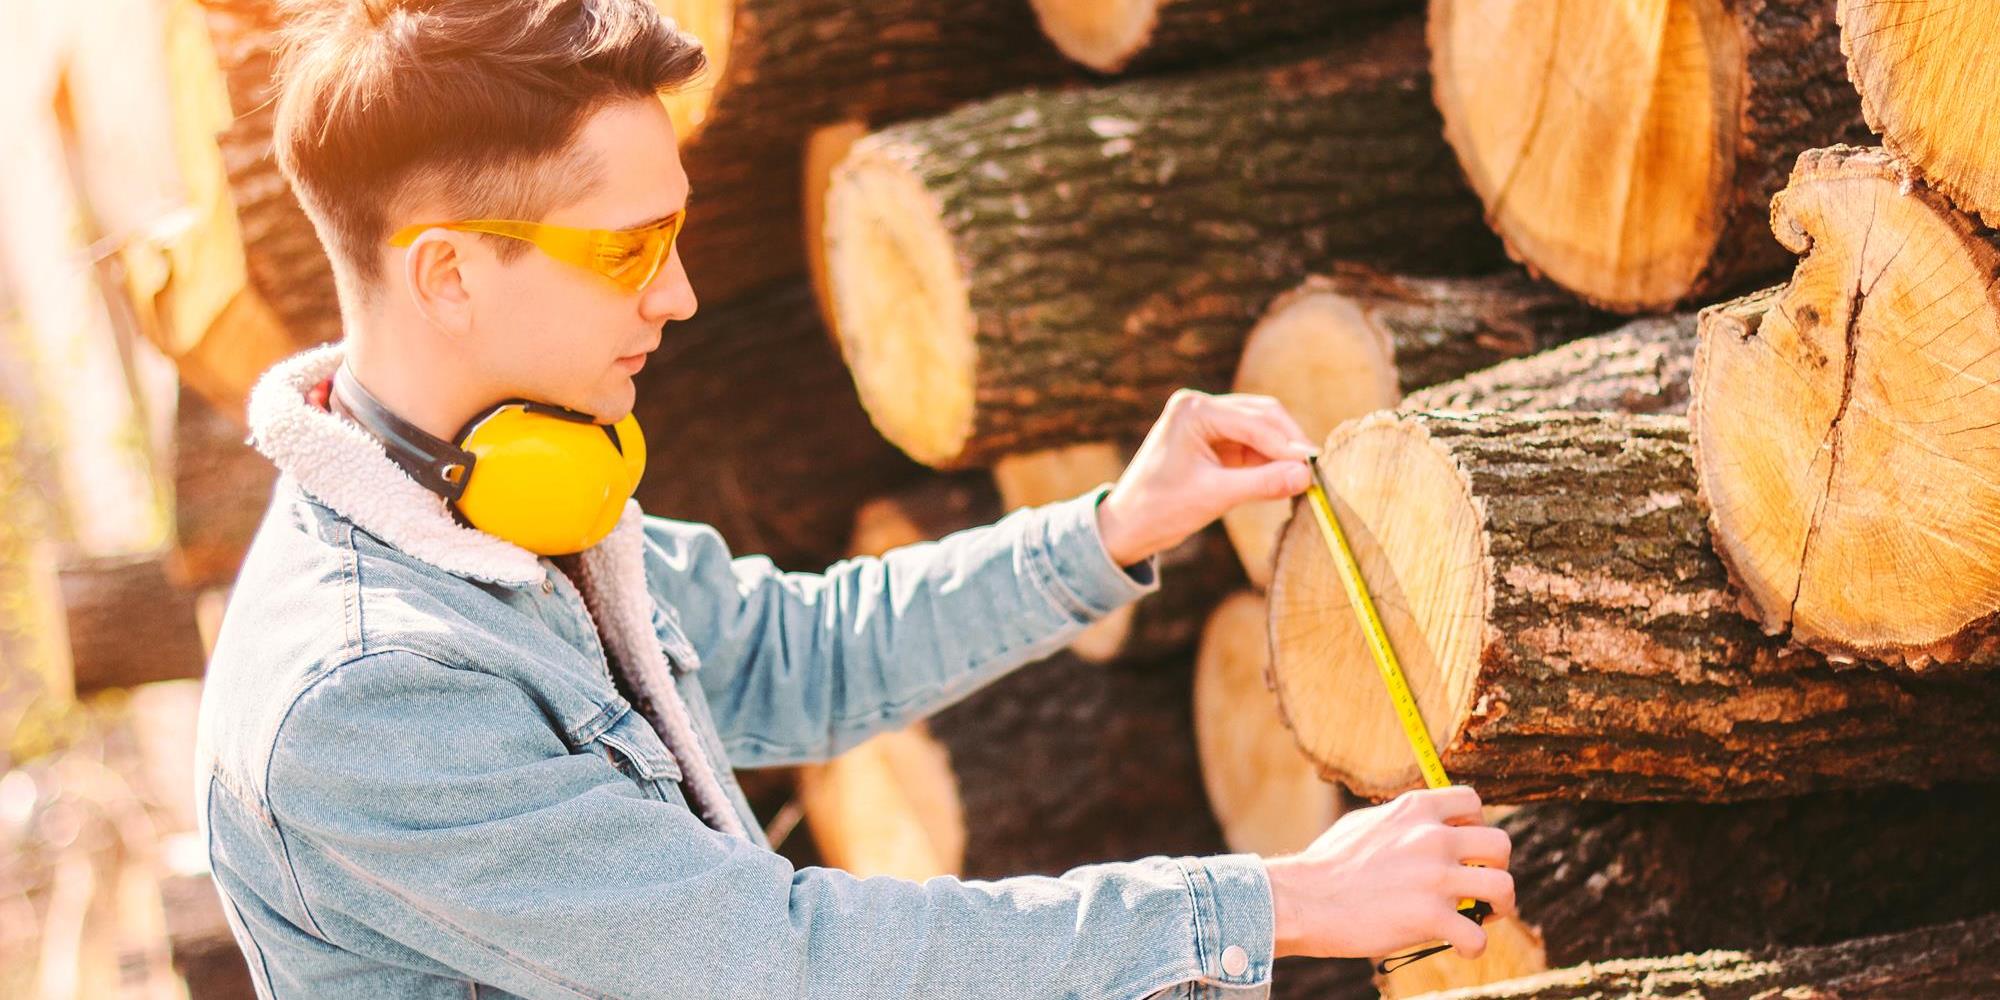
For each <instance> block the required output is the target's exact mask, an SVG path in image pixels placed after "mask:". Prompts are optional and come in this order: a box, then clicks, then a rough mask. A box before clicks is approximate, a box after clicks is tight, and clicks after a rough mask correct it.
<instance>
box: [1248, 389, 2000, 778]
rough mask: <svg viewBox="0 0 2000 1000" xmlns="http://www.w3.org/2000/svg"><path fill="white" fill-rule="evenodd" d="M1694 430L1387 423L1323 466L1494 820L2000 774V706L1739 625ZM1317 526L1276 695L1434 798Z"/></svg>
mask: <svg viewBox="0 0 2000 1000" xmlns="http://www.w3.org/2000/svg"><path fill="white" fill-rule="evenodd" d="M1687 438H1688V431H1687V422H1686V420H1685V419H1683V418H1680V417H1674V416H1633V415H1627V414H1611V413H1594V414H1578V413H1540V414H1503V413H1472V414H1468V413H1444V412H1431V413H1379V414H1373V415H1370V416H1368V417H1364V418H1362V419H1360V420H1357V421H1350V422H1349V423H1347V424H1343V425H1342V426H1341V427H1340V428H1338V429H1336V430H1335V431H1334V432H1333V434H1332V435H1330V436H1329V437H1328V438H1327V440H1326V443H1325V445H1324V447H1323V448H1322V455H1323V458H1322V460H1321V465H1322V467H1323V469H1324V470H1325V473H1326V477H1327V483H1328V488H1329V489H1330V490H1331V491H1332V493H1333V497H1332V499H1333V501H1334V504H1335V509H1336V511H1337V513H1338V515H1339V516H1340V518H1341V521H1342V527H1343V529H1344V530H1345V532H1346V534H1347V536H1348V538H1349V541H1350V542H1351V544H1352V545H1353V547H1354V550H1355V554H1356V557H1357V558H1358V559H1359V560H1360V565H1361V568H1362V572H1363V574H1364V576H1365V577H1366V579H1367V580H1368V583H1369V586H1370V589H1371V590H1372V591H1373V594H1374V597H1375V600H1376V603H1377V605H1378V607H1379V608H1380V609H1381V615H1382V620H1383V624H1384V626H1385V627H1386V628H1387V630H1388V634H1389V638H1390V642H1391V643H1392V645H1393V646H1394V647H1395V649H1396V653H1397V656H1398V658H1399V659H1400V660H1401V662H1402V665H1403V669H1404V672H1405V673H1406V674H1407V676H1408V678H1409V682H1410V686H1411V688H1412V690H1413V691H1414V693H1415V695H1416V699H1417V704H1418V707H1419V711H1420V712H1421V714H1422V717H1423V718H1424V719H1425V720H1426V723H1427V725H1428V727H1429V729H1430V733H1431V738H1432V740H1433V741H1434V742H1435V743H1436V745H1437V746H1438V748H1439V752H1440V755H1441V757H1442V760H1443V763H1444V766H1445V769H1446V770H1447V771H1448V772H1449V773H1450V774H1451V775H1452V777H1453V778H1454V779H1455V780H1459V781H1464V782H1467V783H1470V784H1472V785H1474V786H1475V787H1477V788H1479V789H1480V791H1481V794H1482V795H1484V796H1485V797H1486V798H1487V799H1488V800H1489V801H1496V802H1515V803H1518V802H1529V801H1536V800H1543V799H1604V800H1622V801H1646V800H1675V799H1679V800H1700V801H1728V800H1737V799H1752V798H1769V797H1775V796H1781V795H1791V794H1802V793H1804V792H1807V791H1812V790H1816V789H1832V788H1845V787H1862V786H1869V785H1882V784H1896V783H1901V784H1913V785H1920V786H1921V785H1928V784H1930V783H1932V782H1934V781H1937V780H1939V779H1941V778H1943V777H1946V776H1951V777H1955V778H1963V779H1966V780H1979V779H1985V778H1990V777H1992V776H1994V775H2000V753H1992V752H1988V751H1987V749H1986V747H1987V746H1988V745H1989V743H1991V742H1992V741H1990V740H1988V739H1987V737H1988V736H1989V735H1996V734H2000V732H1997V731H2000V724H1996V722H1995V720H1996V719H2000V711H1997V710H2000V685H1995V684H1992V683H1991V682H1990V677H1985V678H1982V675H1980V674H1978V673H1968V672H1933V673H1931V674H1928V675H1916V674H1913V673H1911V672H1908V671H1899V670H1889V669H1876V670H1835V669H1833V667H1832V665H1830V664H1828V663H1827V661H1826V660H1825V659H1824V658H1822V657H1821V656H1820V655H1818V654H1816V653H1813V652H1811V651H1810V650H1804V649H1799V648H1795V647H1788V646H1786V645H1785V644H1783V643H1781V642H1779V641H1777V640H1775V639H1772V638H1770V637H1767V636H1765V635H1764V634H1763V632H1762V631H1761V630H1760V629H1758V628H1757V627H1756V625H1755V623H1753V622H1752V621H1750V620H1749V619H1748V618H1745V617H1743V616H1742V615H1741V614H1740V613H1739V612H1738V611H1737V606H1736V601H1735V598H1734V596H1733V595H1732V594H1731V593H1730V592H1729V588H1728V580H1727V576H1726V574H1725V573H1724V571H1723V568H1722V564H1721V563H1720V562H1719V561H1718V560H1717V559H1716V556H1715V553H1714V550H1713V549H1711V548H1710V547H1709V542H1708V536H1707V532H1706V530H1705V523H1704V522H1705V517H1704V513H1703V510H1702V507H1701V506H1700V504H1699V503H1698V501H1697V498H1696V496H1695V482H1694V480H1695V470H1694V464H1693V458H1692V455H1691V454H1690V453H1689V448H1688V440H1687ZM1315 522H1316V518H1315V517H1314V516H1313V515H1312V513H1311V512H1310V511H1305V510H1301V511H1300V514H1298V515H1295V516H1294V517H1293V519H1292V520H1291V522H1290V523H1289V524H1288V525H1287V526H1286V529H1285V534H1284V535H1283V537H1282V538H1281V540H1280V542H1279V547H1278V558H1277V573H1276V576H1275V577H1274V578H1273V580H1272V583H1271V590H1270V600H1271V643H1272V650H1273V653H1272V676H1273V686H1274V688H1275V689H1276V690H1277V692H1278V699H1279V703H1280V706H1281V708H1282V709H1283V710H1284V713H1285V716H1286V720H1287V723H1288V724H1289V725H1290V726H1291V727H1292V730H1293V732H1294V733H1295V734H1297V736H1298V739H1299V742H1300V745H1301V746H1302V747H1303V748H1304V750H1305V751H1306V753H1307V754H1308V755H1309V756H1311V757H1312V758H1313V760H1314V761H1315V762H1317V763H1318V765H1319V766H1320V769H1321V773H1322V774H1324V775H1327V776H1329V777H1333V778H1338V779H1339V780H1341V781H1342V782H1344V783H1345V784H1346V785H1347V786H1348V787H1349V788H1350V789H1352V790H1354V791H1355V792H1356V793H1358V794H1361V795H1364V796H1367V797H1370V798H1386V797H1388V796H1390V795H1393V794H1395V793H1397V792H1400V791H1402V790H1405V789H1408V788H1413V787H1416V786H1417V785H1419V784H1420V783H1421V782H1420V778H1419V775H1418V771H1417V767H1416V763H1415V761H1414V760H1413V759H1412V757H1411V755H1410V752H1409V747H1408V745H1407V744H1406V743H1405V742H1404V740H1403V736H1402V733H1401V732H1400V730H1399V729H1398V726H1397V722H1396V717H1395V714H1394V712H1393V711H1392V709H1391V707H1390V704H1389V700H1388V696H1387V694H1386V692H1385V691H1384V688H1383V685H1382V682H1381V680H1380V678H1379V677H1378V676H1377V674H1376V668H1375V664H1374V661H1373V659H1372V658H1371V656H1370V654H1369V652H1368V648H1367V646H1366V644H1365V641H1364V639H1363V636H1362V634H1361V632H1360V631H1359V628H1358V625H1357V623H1356V621H1355V616H1354V612H1353V610H1352V608H1351V607H1350V606H1349V604H1348V601H1347V598H1346V594H1345V593H1344V591H1343V588H1342V586H1341V584H1340V582H1339V580H1338V578H1337V577H1336V575H1335V572H1334V568H1333V562H1332V557H1331V556H1330V555H1329V554H1328V552H1327V550H1326V547H1325V543H1324V541H1323V540H1322V539H1321V537H1320V535H1319V528H1318V525H1317V524H1316V523H1315Z"/></svg>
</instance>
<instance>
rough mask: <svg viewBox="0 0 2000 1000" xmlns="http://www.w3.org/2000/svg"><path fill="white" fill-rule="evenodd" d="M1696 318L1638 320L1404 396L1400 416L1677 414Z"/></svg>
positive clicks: (1683, 406) (1683, 404)
mask: <svg viewBox="0 0 2000 1000" xmlns="http://www.w3.org/2000/svg"><path fill="white" fill-rule="evenodd" d="M1695 318H1696V314H1695V313H1691V312H1685V313H1679V314H1677V315H1673V316H1644V317H1641V318H1639V319H1635V320H1633V321H1632V322H1630V323H1627V324H1625V325H1624V326H1621V327H1619V328H1618V329H1616V330H1612V331H1611V332H1609V333H1600V334H1598V335H1597V336H1594V337H1585V338H1583V339H1581V340H1576V341H1572V342H1570V343H1568V344H1565V345H1563V346H1561V347H1556V348H1551V349H1549V350H1546V351H1543V352H1541V353H1540V354H1534V355H1530V356H1528V357H1525V358H1516V359H1515V360H1513V361H1503V362H1501V363H1500V364H1497V365H1494V366H1493V367H1491V368H1488V369H1485V370H1484V371H1477V372H1473V373H1472V374H1470V375H1467V376H1466V377H1464V378H1461V379H1457V380H1454V381H1451V382H1441V383H1439V384H1437V385H1434V386H1431V387H1430V388H1428V389H1420V390H1418V391H1416V392H1413V393H1410V394H1409V395H1408V396H1405V397H1403V403H1402V407H1401V408H1402V409H1404V410H1411V411H1414V410H1501V411H1515V410H1575V411H1583V412H1594V411H1607V412H1619V413H1682V412H1685V411H1686V410H1687V402H1688V377H1689V373H1690V372H1691V371H1692V370H1693V369H1694V351H1695V344H1696V342H1697V340H1696V337H1695Z"/></svg>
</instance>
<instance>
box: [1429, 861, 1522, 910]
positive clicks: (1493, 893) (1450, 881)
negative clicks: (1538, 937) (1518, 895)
mask: <svg viewBox="0 0 2000 1000" xmlns="http://www.w3.org/2000/svg"><path fill="white" fill-rule="evenodd" d="M1444 889H1445V892H1446V893H1448V894H1450V896H1451V897H1452V899H1453V900H1458V899H1461V898H1464V897H1468V896H1469V897H1471V898H1473V899H1483V900H1485V901H1487V902H1488V903H1491V904H1493V912H1495V913H1499V914H1502V915H1508V916H1511V915H1512V914H1513V912H1514V876H1512V875H1509V874H1507V873H1506V872H1504V871H1501V870H1499V869H1497V868H1474V867H1472V866H1471V865H1459V866H1458V867H1457V869H1456V870H1454V871H1452V872H1451V873H1450V874H1449V875H1446V876H1445V880H1444ZM1454 905H1456V903H1454Z"/></svg>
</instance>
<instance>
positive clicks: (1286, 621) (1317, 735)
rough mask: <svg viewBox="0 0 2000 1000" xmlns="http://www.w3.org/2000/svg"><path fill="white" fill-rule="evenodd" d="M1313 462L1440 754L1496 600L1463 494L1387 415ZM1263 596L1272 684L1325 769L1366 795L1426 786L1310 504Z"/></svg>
mask: <svg viewBox="0 0 2000 1000" xmlns="http://www.w3.org/2000/svg"><path fill="white" fill-rule="evenodd" d="M1320 464H1321V468H1322V470H1323V471H1324V473H1325V475H1326V480H1327V484H1326V485H1327V488H1328V489H1329V490H1330V491H1331V492H1330V495H1329V499H1330V500H1331V501H1332V502H1333V507H1334V511H1335V514H1336V515H1337V517H1338V518H1339V520H1340V526H1341V529H1342V531H1343V533H1344V534H1345V535H1346V536H1347V541H1348V544H1349V546H1350V547H1351V548H1352V549H1353V551H1354V555H1355V558H1356V560H1357V561H1358V562H1359V564H1360V567H1361V572H1362V576H1363V577H1364V578H1365V579H1366V580H1368V581H1369V586H1370V588H1371V591H1372V596H1373V598H1374V602H1375V606H1376V610H1377V612H1378V614H1379V615H1380V617H1381V620H1382V625H1383V627H1384V629H1386V630H1387V632H1388V634H1389V641H1390V644H1391V645H1392V646H1393V647H1394V648H1395V650H1396V656H1397V659H1398V660H1399V661H1400V663H1401V666H1402V669H1403V673H1404V675H1405V677H1406V678H1407V679H1408V681H1409V684H1410V688H1411V690H1412V692H1413V693H1414V694H1415V697H1416V701H1417V709H1418V712H1419V713H1420V714H1421V715H1422V717H1423V718H1424V720H1425V722H1426V725H1427V727H1428V728H1429V731H1430V736H1431V740H1432V742H1433V743H1435V744H1436V745H1437V746H1438V747H1440V748H1443V747H1445V746H1446V745H1448V744H1449V743H1450V741H1451V737H1452V736H1453V734H1454V733H1455V732H1456V731H1457V730H1458V727H1459V725H1460V724H1461V722H1462V720H1464V719H1465V718H1466V717H1467V715H1468V714H1469V713H1470V712H1471V709H1472V706H1471V705H1470V697H1471V694H1472V691H1473V682H1474V680H1476V678H1477V674H1478V662H1477V661H1478V656H1479V652H1480V649H1481V646H1482V644H1483V641H1484V632H1485V630H1486V621H1487V611H1488V609H1489V608H1490V607H1491V602H1492V597H1491V594H1490V592H1489V589H1488V583H1487V579H1488V573H1487V571H1486V566H1487V557H1486V553H1485V551H1484V545H1485V538H1484V535H1483V533H1482V530H1481V526H1480V522H1481V518H1480V515H1479V513H1478V511H1477V509H1476V501H1475V499H1474V498H1473V496H1472V493H1471V489H1470V486H1469V484H1468V483H1467V482H1466V480H1465V477H1464V475H1463V473H1461V472H1460V470H1459V469H1458V467H1457V466H1456V465H1455V464H1454V463H1453V461H1452V459H1451V457H1450V456H1449V455H1448V454H1446V453H1445V452H1444V451H1443V450H1441V449H1438V448H1436V447H1434V446H1433V445H1432V443H1431V441H1430V440H1429V437H1428V434H1427V433H1426V431H1425V429H1424V427H1423V426H1422V425H1421V424H1420V423H1416V422H1399V421H1398V420H1396V419H1395V418H1393V417H1392V416H1390V415H1388V414H1377V415H1373V416H1368V417H1364V418H1362V419H1360V420H1357V421H1353V422H1350V423H1347V424H1344V425H1342V426H1341V427H1339V428H1337V429H1336V430H1335V431H1334V432H1333V433H1332V434H1331V435H1329V436H1328V437H1327V439H1326V443H1325V445H1324V446H1323V447H1322V448H1321V460H1320ZM1270 600H1271V616H1270V625H1269V627H1270V639H1271V649H1272V659H1271V673H1272V686H1273V689H1274V690H1276V691H1277V693H1278V698H1279V701H1280V703H1281V705H1282V706H1283V709H1284V712H1285V716H1286V722H1287V724H1288V725H1290V727H1291V729H1292V732H1293V733H1294V734H1295V735H1296V736H1297V738H1298V742H1299V745H1300V747H1301V748H1302V749H1304V750H1305V751H1306V753H1307V755H1308V756H1310V757H1311V758H1312V759H1313V760H1314V761H1315V762H1316V763H1317V764H1318V765H1319V767H1320V769H1321V773H1322V774H1324V775H1326V776H1327V777H1329V778H1332V779H1338V780H1339V781H1341V782H1343V783H1344V784H1346V785H1347V787H1348V788H1350V789H1352V790H1353V791H1354V792H1355V793H1356V794H1359V795H1362V796H1366V797H1368V798H1371V799H1384V798H1388V797H1390V796H1392V795H1395V794H1397V793H1399V792H1402V791H1405V790H1407V789H1410V788H1414V787H1417V786H1419V785H1421V784H1422V776H1421V774H1420V773H1419V772H1418V770H1417V765H1416V762H1415V760H1414V759H1413V758H1412V756H1411V754H1410V748H1409V744H1408V743H1407V741H1406V740H1405V739H1404V736H1403V733H1402V730H1401V729H1400V727H1399V725H1398V723H1397V715H1396V712H1395V710H1394V708H1393V706H1392V705H1391V704H1390V701H1389V696H1388V693H1387V691H1386V689H1385V688H1384V685H1383V683H1382V680H1381V678H1380V677H1379V676H1378V674H1377V672H1376V667H1375V664H1374V660H1373V659H1372V657H1371V655H1370V653H1369V648H1368V644H1367V640H1366V638H1365V636H1364V633H1363V631H1362V628H1361V625H1360V623H1359V621H1358V619H1357V618H1356V616H1355V611H1354V607H1353V605H1352V604H1350V603H1349V601H1348V597H1347V593H1346V591H1345V590H1344V589H1343V587H1342V584H1341V581H1340V577H1339V575H1338V572H1337V570H1336V568H1335V566H1334V561H1333V557H1332V555H1331V554H1330V553H1329V552H1328V551H1327V548H1326V544H1325V542H1324V541H1323V540H1322V539H1321V537H1320V527H1319V524H1318V521H1317V518H1316V516H1315V515H1314V513H1313V512H1312V511H1311V510H1309V509H1308V508H1307V507H1306V506H1305V502H1304V501H1300V502H1299V504H1298V506H1297V507H1296V509H1295V513H1294V514H1293V516H1292V518H1291V520H1290V521H1289V522H1288V523H1287V524H1286V525H1285V528H1284V531H1283V533H1282V535H1281V537H1280V543H1279V546H1278V554H1277V559H1276V564H1275V570H1274V576H1273V578H1272V581H1271V587H1270Z"/></svg>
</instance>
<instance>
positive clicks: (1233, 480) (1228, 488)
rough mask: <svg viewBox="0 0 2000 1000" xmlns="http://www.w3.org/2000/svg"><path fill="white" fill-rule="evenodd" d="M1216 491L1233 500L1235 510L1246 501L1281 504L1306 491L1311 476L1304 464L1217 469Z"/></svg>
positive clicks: (1281, 463)
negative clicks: (1284, 499) (1277, 501)
mask: <svg viewBox="0 0 2000 1000" xmlns="http://www.w3.org/2000/svg"><path fill="white" fill-rule="evenodd" d="M1214 475H1215V476H1216V478H1217V481H1218V482H1219V484H1220V485H1219V486H1218V487H1217V488H1216V491H1217V492H1218V493H1220V494H1222V495H1223V496H1224V497H1227V498H1229V502H1230V505H1231V506H1234V505H1235V504H1238V503H1241V502H1243V501H1245V500H1277V499H1282V498H1284V497H1291V496H1297V495H1299V494H1300V493H1301V492H1303V491H1304V490H1305V488H1306V481H1307V480H1308V479H1309V478H1310V477H1311V475H1312V474H1311V472H1309V471H1308V470H1307V469H1306V466H1305V463H1304V462H1266V463H1264V464H1263V465H1250V466H1242V467H1239V468H1222V469H1217V470H1215V472H1214Z"/></svg>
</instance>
